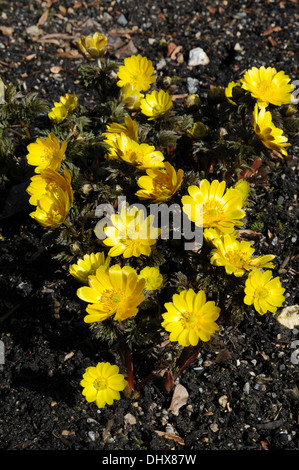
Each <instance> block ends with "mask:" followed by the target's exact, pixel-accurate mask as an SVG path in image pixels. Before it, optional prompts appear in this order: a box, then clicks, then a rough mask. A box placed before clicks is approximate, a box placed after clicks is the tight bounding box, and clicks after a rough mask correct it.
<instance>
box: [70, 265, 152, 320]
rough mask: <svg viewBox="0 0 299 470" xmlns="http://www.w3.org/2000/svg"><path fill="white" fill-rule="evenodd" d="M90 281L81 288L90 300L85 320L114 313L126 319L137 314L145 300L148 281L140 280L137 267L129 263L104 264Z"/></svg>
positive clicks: (83, 296) (116, 317)
mask: <svg viewBox="0 0 299 470" xmlns="http://www.w3.org/2000/svg"><path fill="white" fill-rule="evenodd" d="M88 283H89V286H83V287H80V288H79V289H78V290H77V295H78V297H79V298H80V299H81V300H84V301H85V302H88V305H87V307H86V312H87V314H88V315H86V316H85V317H84V321H85V323H94V322H99V321H103V320H106V319H107V318H109V317H111V316H112V315H114V320H115V321H123V320H126V319H127V318H130V317H133V316H135V315H136V314H137V312H138V306H139V305H140V304H141V302H143V300H144V294H143V293H142V292H143V289H144V285H145V280H144V279H138V276H137V272H136V270H134V269H133V268H131V267H129V266H124V267H123V268H121V267H120V266H119V265H118V264H116V265H114V266H111V267H110V268H107V269H105V267H104V266H100V267H99V268H98V269H97V270H96V273H95V275H91V276H89V278H88Z"/></svg>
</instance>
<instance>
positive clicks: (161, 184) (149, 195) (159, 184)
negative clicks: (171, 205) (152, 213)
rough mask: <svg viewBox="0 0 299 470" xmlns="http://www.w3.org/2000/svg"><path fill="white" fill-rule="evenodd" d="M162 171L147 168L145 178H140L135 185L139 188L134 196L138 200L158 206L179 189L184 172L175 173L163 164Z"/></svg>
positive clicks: (171, 168) (169, 166)
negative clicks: (151, 202) (145, 200)
mask: <svg viewBox="0 0 299 470" xmlns="http://www.w3.org/2000/svg"><path fill="white" fill-rule="evenodd" d="M164 167H165V168H164V169H161V170H159V169H158V170H155V169H151V168H149V169H148V170H146V175H147V176H140V178H139V179H138V181H137V184H138V186H139V187H140V188H142V189H140V190H139V191H137V192H136V196H138V197H139V198H140V199H150V200H151V201H153V202H155V203H156V204H159V203H160V202H165V201H168V200H169V199H170V198H171V197H172V196H173V195H174V194H175V193H176V192H177V191H178V189H179V188H180V186H181V184H182V181H183V176H184V171H183V170H181V169H179V170H178V172H177V173H176V171H175V169H174V167H173V166H172V165H171V164H170V163H168V162H165V164H164Z"/></svg>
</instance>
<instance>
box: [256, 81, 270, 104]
mask: <svg viewBox="0 0 299 470" xmlns="http://www.w3.org/2000/svg"><path fill="white" fill-rule="evenodd" d="M257 90H258V94H259V95H260V97H261V98H262V99H265V100H266V101H268V100H267V98H268V97H269V98H270V97H271V95H272V93H273V86H272V82H261V83H260V84H259V85H258V87H257Z"/></svg>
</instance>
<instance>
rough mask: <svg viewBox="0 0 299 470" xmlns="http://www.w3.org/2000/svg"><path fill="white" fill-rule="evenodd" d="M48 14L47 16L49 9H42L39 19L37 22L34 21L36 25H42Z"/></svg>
mask: <svg viewBox="0 0 299 470" xmlns="http://www.w3.org/2000/svg"><path fill="white" fill-rule="evenodd" d="M48 16H49V10H46V11H44V13H43V14H42V16H41V17H40V19H39V20H38V22H37V23H36V26H42V25H43V24H45V22H46V21H47V19H48Z"/></svg>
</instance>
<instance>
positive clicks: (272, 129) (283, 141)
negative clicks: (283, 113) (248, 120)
mask: <svg viewBox="0 0 299 470" xmlns="http://www.w3.org/2000/svg"><path fill="white" fill-rule="evenodd" d="M252 125H253V128H254V132H255V133H256V135H257V137H258V138H259V139H260V141H261V142H262V144H263V145H264V146H265V147H267V148H268V149H270V150H276V151H277V152H281V153H282V154H283V155H287V151H286V149H285V148H284V147H289V146H290V145H291V144H289V143H288V139H287V137H285V136H284V135H283V131H282V130H281V129H279V128H278V127H276V126H275V125H274V124H273V122H272V115H271V113H270V111H266V108H265V107H264V106H263V107H261V109H260V110H259V107H258V105H257V104H256V105H255V108H254V111H253V113H252Z"/></svg>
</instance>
